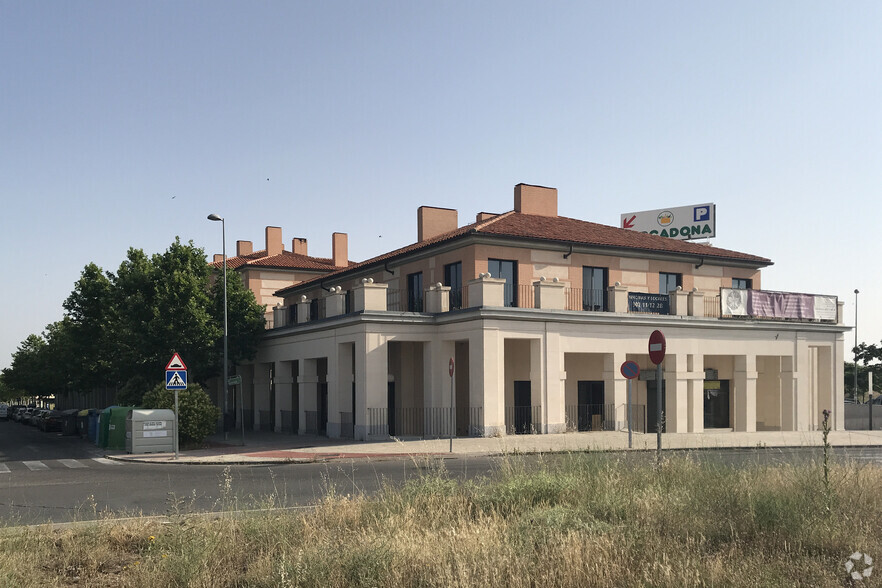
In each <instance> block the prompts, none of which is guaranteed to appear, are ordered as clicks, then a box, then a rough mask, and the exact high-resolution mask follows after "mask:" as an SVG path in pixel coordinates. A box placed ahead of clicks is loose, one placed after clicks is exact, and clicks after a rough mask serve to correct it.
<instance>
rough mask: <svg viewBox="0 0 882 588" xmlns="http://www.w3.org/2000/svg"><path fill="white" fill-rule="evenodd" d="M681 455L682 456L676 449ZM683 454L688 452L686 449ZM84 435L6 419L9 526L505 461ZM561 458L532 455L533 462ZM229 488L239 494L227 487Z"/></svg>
mask: <svg viewBox="0 0 882 588" xmlns="http://www.w3.org/2000/svg"><path fill="white" fill-rule="evenodd" d="M670 453H675V452H670ZM676 453H682V452H676ZM690 453H691V455H693V457H694V458H695V459H697V460H700V461H706V462H712V463H717V464H722V465H728V466H733V467H743V466H745V465H749V464H761V465H764V464H778V463H794V462H800V461H808V460H812V459H816V460H817V459H820V458H821V455H822V454H821V452H820V449H819V448H799V449H797V448H794V449H723V450H701V451H692V452H690ZM835 453H836V455H837V456H838V457H847V458H850V459H855V460H856V461H858V462H860V463H865V464H868V465H869V464H873V465H875V466H877V467H879V466H880V465H882V448H876V447H867V448H862V449H847V448H842V449H836V450H835ZM101 455H102V451H101V450H99V449H97V448H96V447H94V446H93V445H91V444H89V443H88V442H85V441H82V440H80V439H77V438H71V437H62V436H60V435H58V434H56V433H42V432H40V431H38V430H36V429H34V428H32V427H27V426H25V425H21V424H19V423H14V422H0V519H2V521H3V522H4V523H5V524H6V525H21V524H37V523H45V522H67V521H74V520H92V519H95V518H96V517H101V516H125V515H140V514H150V515H157V514H158V515H162V514H173V513H181V512H203V511H213V510H220V509H222V508H223V507H224V506H225V505H230V504H232V503H235V506H237V507H238V508H241V509H247V508H253V507H259V506H261V505H267V504H270V502H271V501H270V499H269V498H268V497H270V496H273V497H274V499H273V500H272V503H273V504H275V505H277V506H279V505H281V506H298V505H309V504H313V503H315V502H316V501H317V500H320V499H321V498H322V497H323V496H325V495H326V493H327V491H328V490H329V489H330V488H333V489H334V491H335V492H337V493H338V494H349V493H358V492H366V493H373V492H376V491H377V490H378V489H379V488H380V487H381V486H382V485H383V484H384V483H393V484H398V483H401V482H402V481H403V480H405V479H407V478H408V477H411V476H415V475H419V474H420V473H421V472H424V471H426V470H428V469H432V468H438V467H443V468H444V469H445V470H446V471H447V472H448V473H449V474H450V475H453V476H455V477H457V478H459V479H466V478H475V477H478V476H483V475H487V474H491V473H492V472H493V471H494V470H495V469H496V468H498V467H499V464H500V463H501V461H502V460H504V459H512V458H510V457H509V458H499V457H491V456H477V457H476V456H455V457H450V458H441V459H439V458H432V459H406V458H405V459H387V460H382V459H380V460H341V461H336V462H333V463H306V464H277V465H273V466H266V465H263V466H261V465H251V466H231V467H229V468H226V467H225V466H215V465H199V466H186V465H159V464H142V463H122V462H115V461H111V460H106V459H103V458H102V457H101ZM617 455H618V457H620V458H621V459H622V463H623V467H627V464H628V463H630V462H631V461H632V460H633V461H651V460H652V459H654V454H653V453H652V452H636V453H621V454H617ZM559 458H560V457H554V456H547V455H546V456H542V457H536V456H527V457H525V458H523V459H524V460H525V461H526V462H527V463H528V464H530V463H535V462H538V461H540V460H550V459H559ZM227 488H229V490H227Z"/></svg>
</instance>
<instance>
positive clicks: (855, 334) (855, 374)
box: [854, 288, 860, 402]
mask: <svg viewBox="0 0 882 588" xmlns="http://www.w3.org/2000/svg"><path fill="white" fill-rule="evenodd" d="M858 294H860V290H858V289H857V288H855V289H854V401H855V402H857V401H858V383H857V372H858V366H857V346H858V337H857V335H858V333H857V306H858Z"/></svg>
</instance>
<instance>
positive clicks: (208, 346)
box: [3, 238, 264, 404]
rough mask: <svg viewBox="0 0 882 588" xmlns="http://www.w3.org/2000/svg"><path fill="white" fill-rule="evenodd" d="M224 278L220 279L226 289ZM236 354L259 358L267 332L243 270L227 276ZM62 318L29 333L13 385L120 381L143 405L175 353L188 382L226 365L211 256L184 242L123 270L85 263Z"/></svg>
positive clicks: (128, 397)
mask: <svg viewBox="0 0 882 588" xmlns="http://www.w3.org/2000/svg"><path fill="white" fill-rule="evenodd" d="M217 282H221V284H220V285H219V284H218V283H217ZM227 290H228V305H227V306H228V316H229V325H230V328H229V334H230V338H229V356H230V358H231V359H232V363H233V364H235V363H237V362H239V361H242V360H248V359H252V358H253V357H254V356H255V354H256V352H257V345H258V343H259V341H260V338H261V336H262V334H263V329H264V319H263V312H264V309H263V307H262V306H260V305H258V304H257V303H256V301H255V299H254V295H253V294H252V293H251V291H250V290H248V289H247V288H246V287H245V286H244V284H243V283H242V280H241V277H240V276H239V275H238V274H237V273H235V272H230V273H229V274H228V285H227ZM64 309H65V312H66V314H65V317H64V319H63V320H61V321H59V322H57V323H53V324H51V325H49V326H47V327H46V331H45V332H44V334H43V335H31V336H29V337H28V338H27V339H26V340H25V341H24V342H23V343H22V345H21V347H20V348H19V349H18V351H16V353H14V354H13V362H12V365H11V366H10V367H9V368H7V369H6V370H4V372H3V380H4V385H5V386H6V388H7V389H12V390H16V391H19V392H21V393H22V394H24V395H34V396H47V395H51V394H63V393H65V392H66V391H68V390H81V391H87V390H90V389H92V388H94V387H97V386H113V387H116V388H117V389H118V390H119V391H120V400H123V401H125V402H127V403H131V404H140V402H141V398H142V396H143V394H144V393H145V392H146V391H147V390H149V389H150V388H152V387H153V386H154V385H155V384H156V383H157V382H161V381H162V378H163V375H164V374H163V368H164V367H165V364H166V362H167V361H168V359H169V357H171V355H172V353H174V352H178V353H179V354H180V355H181V357H183V358H184V360H185V362H186V363H187V368H188V376H189V380H190V382H192V383H199V382H201V383H204V382H205V381H207V380H208V379H209V378H211V377H214V376H217V375H220V374H221V371H222V356H223V353H222V349H223V288H222V280H213V279H212V269H211V267H210V266H209V265H208V263H207V262H206V258H205V252H204V251H203V250H202V249H201V248H199V247H196V246H194V245H193V243H192V242H189V243H182V242H181V240H180V238H176V239H175V241H174V243H172V244H171V245H170V246H169V248H168V249H167V250H166V251H165V252H164V253H162V254H154V255H152V256H148V255H147V254H145V253H144V252H143V251H142V250H140V249H135V248H131V249H129V251H128V253H127V255H126V258H125V260H123V262H122V263H121V264H120V266H119V269H118V270H117V272H116V273H115V274H114V273H110V272H108V273H104V272H103V271H102V270H101V268H100V267H98V266H97V265H95V264H89V265H87V266H86V267H85V268H84V269H83V271H82V273H81V275H80V279H79V280H78V281H77V282H76V284H74V289H73V291H72V292H71V294H70V296H69V297H68V298H67V300H65V302H64Z"/></svg>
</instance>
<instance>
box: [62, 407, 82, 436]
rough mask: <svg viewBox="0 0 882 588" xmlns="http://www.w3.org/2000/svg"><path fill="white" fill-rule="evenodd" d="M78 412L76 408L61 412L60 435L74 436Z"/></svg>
mask: <svg viewBox="0 0 882 588" xmlns="http://www.w3.org/2000/svg"><path fill="white" fill-rule="evenodd" d="M79 412H80V411H79V410H77V409H76V408H70V409H68V410H62V411H61V434H62V435H76V434H77V414H78V413H79Z"/></svg>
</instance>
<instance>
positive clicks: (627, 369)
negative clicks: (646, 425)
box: [621, 361, 640, 449]
mask: <svg viewBox="0 0 882 588" xmlns="http://www.w3.org/2000/svg"><path fill="white" fill-rule="evenodd" d="M621 371H622V375H623V376H625V378H627V379H628V449H631V448H632V443H631V380H633V379H634V378H636V377H637V376H639V375H640V366H639V365H637V364H636V363H635V362H633V361H626V362H625V363H623V364H622V368H621Z"/></svg>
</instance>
